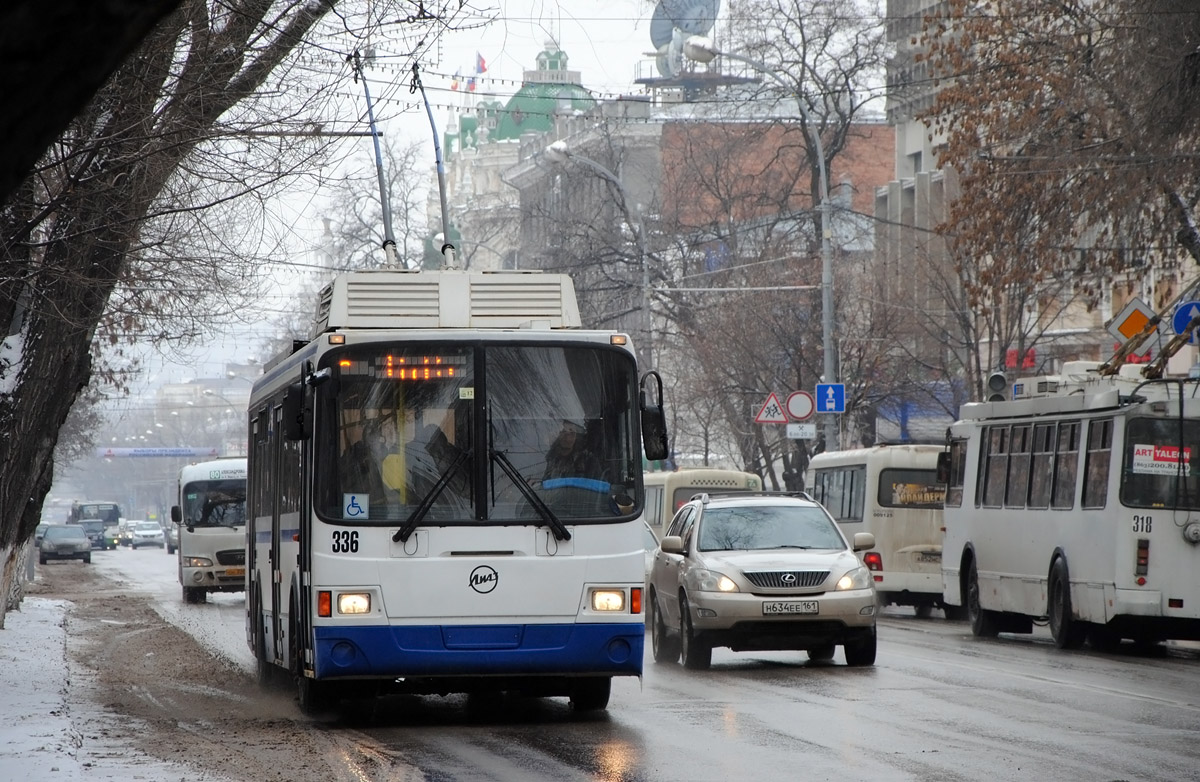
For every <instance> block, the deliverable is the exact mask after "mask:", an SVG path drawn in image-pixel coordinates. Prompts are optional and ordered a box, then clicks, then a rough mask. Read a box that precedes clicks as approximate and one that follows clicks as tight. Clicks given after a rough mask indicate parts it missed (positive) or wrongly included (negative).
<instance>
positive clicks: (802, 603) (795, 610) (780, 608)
mask: <svg viewBox="0 0 1200 782" xmlns="http://www.w3.org/2000/svg"><path fill="white" fill-rule="evenodd" d="M819 606H820V603H818V602H817V601H816V600H768V601H765V602H764V603H763V607H762V612H763V616H772V615H774V614H815V613H818V608H819Z"/></svg>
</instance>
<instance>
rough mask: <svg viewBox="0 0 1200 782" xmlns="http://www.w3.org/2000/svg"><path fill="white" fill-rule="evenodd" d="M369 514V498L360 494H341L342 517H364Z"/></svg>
mask: <svg viewBox="0 0 1200 782" xmlns="http://www.w3.org/2000/svg"><path fill="white" fill-rule="evenodd" d="M370 515H371V500H370V499H368V498H367V497H366V496H365V495H362V494H343V495H342V518H343V519H365V518H367V517H368V516H370Z"/></svg>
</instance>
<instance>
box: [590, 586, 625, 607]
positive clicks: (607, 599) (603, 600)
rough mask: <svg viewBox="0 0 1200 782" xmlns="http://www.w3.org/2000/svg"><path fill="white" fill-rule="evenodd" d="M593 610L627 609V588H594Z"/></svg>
mask: <svg viewBox="0 0 1200 782" xmlns="http://www.w3.org/2000/svg"><path fill="white" fill-rule="evenodd" d="M592 610H593V611H624V610H625V590H624V589H593V590H592Z"/></svg>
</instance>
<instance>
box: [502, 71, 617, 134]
mask: <svg viewBox="0 0 1200 782" xmlns="http://www.w3.org/2000/svg"><path fill="white" fill-rule="evenodd" d="M595 105H596V101H595V99H594V98H592V96H591V95H590V94H589V93H588V91H587V90H585V89H584V88H583V87H582V86H580V85H578V84H548V83H545V82H542V83H538V82H525V84H523V85H521V89H519V90H517V93H516V94H515V95H513V96H512V98H510V99H509V101H508V103H507V104H506V105H505V107H504V111H503V112H502V113H501V114H500V124H499V125H498V126H497V127H496V132H495V133H494V134H492V136H491V138H492V139H497V140H499V139H517V138H520V137H521V134H522V133H529V132H530V131H536V132H545V131H548V130H550V129H551V128H552V127H553V125H554V115H555V114H558V113H563V112H566V113H570V112H573V111H576V110H579V111H587V110H588V109H590V108H592V107H593V106H595Z"/></svg>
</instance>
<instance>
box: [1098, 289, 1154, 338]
mask: <svg viewBox="0 0 1200 782" xmlns="http://www.w3.org/2000/svg"><path fill="white" fill-rule="evenodd" d="M1154 315H1155V313H1154V310H1152V309H1151V308H1150V305H1149V304H1147V303H1146V302H1144V301H1142V300H1141V299H1138V298H1135V299H1132V300H1131V301H1130V302H1129V303H1128V304H1126V305H1125V306H1124V307H1122V308H1121V311H1120V312H1118V313H1117V316H1116V317H1115V318H1113V319H1112V320H1110V321H1109V322H1108V323H1106V324H1105V328H1107V329H1108V333H1109V334H1112V336H1113V339H1115V340H1117V341H1118V342H1120V344H1122V345H1124V344H1125V343H1126V342H1128V341H1129V340H1131V339H1133V338H1134V337H1136V336H1137V335H1138V334H1141V333H1142V329H1144V328H1146V324H1148V323H1149V322H1150V321H1151V320H1152V319H1153V318H1154Z"/></svg>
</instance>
